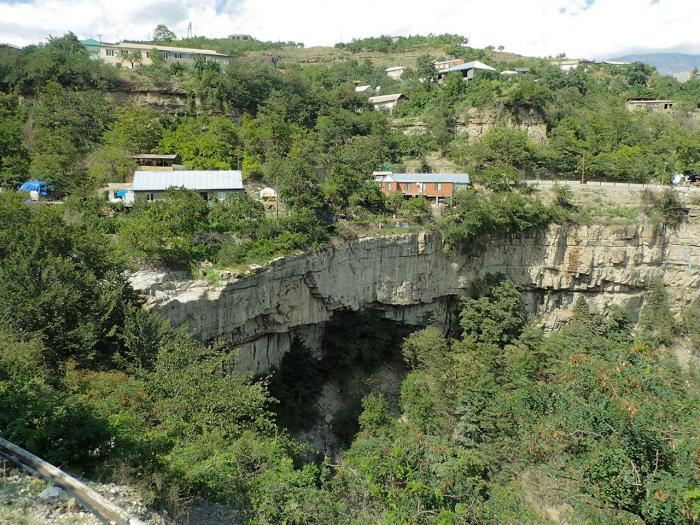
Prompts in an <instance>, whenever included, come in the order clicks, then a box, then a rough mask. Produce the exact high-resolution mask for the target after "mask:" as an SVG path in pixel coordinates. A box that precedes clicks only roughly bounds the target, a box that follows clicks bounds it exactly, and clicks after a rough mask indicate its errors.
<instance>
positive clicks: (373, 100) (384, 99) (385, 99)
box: [369, 93, 403, 104]
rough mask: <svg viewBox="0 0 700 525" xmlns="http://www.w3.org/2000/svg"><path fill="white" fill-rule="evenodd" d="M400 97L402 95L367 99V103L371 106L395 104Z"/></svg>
mask: <svg viewBox="0 0 700 525" xmlns="http://www.w3.org/2000/svg"><path fill="white" fill-rule="evenodd" d="M401 97H403V93H394V94H393V95H379V96H377V97H369V101H370V102H371V103H372V104H382V103H383V102H396V101H397V100H399V99H400V98H401Z"/></svg>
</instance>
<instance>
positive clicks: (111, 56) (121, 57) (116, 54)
mask: <svg viewBox="0 0 700 525" xmlns="http://www.w3.org/2000/svg"><path fill="white" fill-rule="evenodd" d="M133 51H141V62H140V64H141V65H144V66H148V65H151V64H153V61H152V60H151V57H150V55H151V53H152V52H153V48H152V47H149V46H144V47H143V48H140V49H127V48H120V47H119V46H104V47H102V48H100V59H102V61H104V62H105V63H106V64H111V65H115V66H116V65H119V64H121V66H122V67H125V68H129V69H131V63H130V62H129V61H128V60H126V56H127V54H128V53H129V52H133ZM159 53H160V54H161V55H163V58H164V59H165V60H164V62H165V63H166V64H171V63H173V62H180V63H182V64H194V60H195V57H196V56H203V57H205V58H206V59H207V60H213V61H215V62H218V63H219V64H221V65H222V66H225V65H227V64H228V62H229V58H228V57H219V56H211V55H199V53H184V52H183V53H175V52H172V51H167V52H166V51H159ZM137 66H138V64H137Z"/></svg>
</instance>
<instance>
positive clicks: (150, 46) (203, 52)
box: [102, 42, 228, 57]
mask: <svg viewBox="0 0 700 525" xmlns="http://www.w3.org/2000/svg"><path fill="white" fill-rule="evenodd" d="M102 47H116V48H120V49H141V50H146V51H148V50H151V49H156V50H158V51H169V52H171V53H192V54H194V55H209V56H218V57H228V55H223V54H221V53H219V52H217V51H214V50H213V49H195V48H192V47H174V46H156V45H153V44H138V43H135V42H119V43H118V44H105V43H102Z"/></svg>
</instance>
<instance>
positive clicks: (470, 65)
mask: <svg viewBox="0 0 700 525" xmlns="http://www.w3.org/2000/svg"><path fill="white" fill-rule="evenodd" d="M470 69H480V70H482V71H496V70H495V69H494V68H492V67H491V66H489V65H488V64H484V63H483V62H480V61H479V60H472V61H471V62H467V63H466V64H460V65H458V66H452V67H451V68H450V69H448V70H446V71H445V72H447V73H452V72H454V71H468V70H470Z"/></svg>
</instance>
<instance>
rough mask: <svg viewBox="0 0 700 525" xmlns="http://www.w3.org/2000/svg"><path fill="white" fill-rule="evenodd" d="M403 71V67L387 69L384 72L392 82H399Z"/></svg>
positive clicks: (404, 69)
mask: <svg viewBox="0 0 700 525" xmlns="http://www.w3.org/2000/svg"><path fill="white" fill-rule="evenodd" d="M404 71H406V68H405V67H404V66H394V67H388V68H386V69H385V70H384V72H385V73H386V75H387V76H388V77H390V78H393V79H394V80H401V75H403V72H404Z"/></svg>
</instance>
